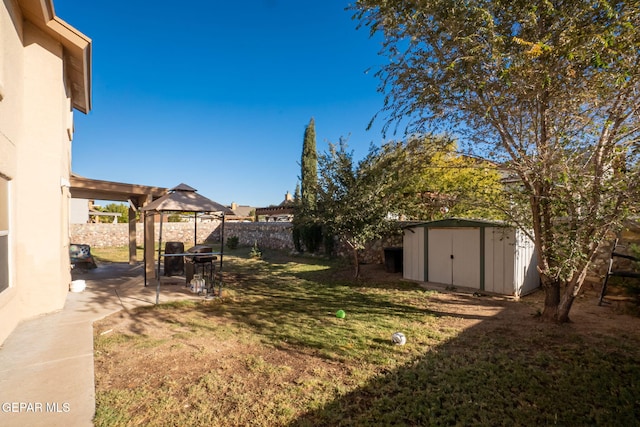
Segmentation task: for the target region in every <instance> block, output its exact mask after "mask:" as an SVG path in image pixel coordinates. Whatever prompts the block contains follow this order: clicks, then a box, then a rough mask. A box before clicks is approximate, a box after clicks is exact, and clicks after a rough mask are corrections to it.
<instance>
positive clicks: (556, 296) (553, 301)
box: [542, 281, 560, 322]
mask: <svg viewBox="0 0 640 427" xmlns="http://www.w3.org/2000/svg"><path fill="white" fill-rule="evenodd" d="M543 288H544V294H545V295H544V310H543V311H542V320H543V321H545V322H557V321H558V308H559V305H560V283H559V282H556V281H554V282H551V283H547V284H544V283H543Z"/></svg>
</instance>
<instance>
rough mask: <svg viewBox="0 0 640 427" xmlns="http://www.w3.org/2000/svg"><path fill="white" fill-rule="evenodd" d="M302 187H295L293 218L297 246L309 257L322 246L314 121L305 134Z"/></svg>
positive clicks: (295, 244)
mask: <svg viewBox="0 0 640 427" xmlns="http://www.w3.org/2000/svg"><path fill="white" fill-rule="evenodd" d="M300 171H301V181H302V187H301V188H300V187H297V186H296V198H295V199H294V201H295V214H294V221H293V227H294V235H293V238H294V246H295V247H296V250H298V252H301V251H302V247H303V246H304V249H305V250H306V251H308V252H310V253H315V252H317V251H318V250H319V249H320V247H321V242H322V226H321V224H319V223H318V219H317V212H316V209H317V191H318V190H317V189H318V155H317V152H316V130H315V121H314V119H313V118H311V120H310V121H309V124H308V125H307V127H306V128H305V131H304V141H303V145H302V159H301V165H300Z"/></svg>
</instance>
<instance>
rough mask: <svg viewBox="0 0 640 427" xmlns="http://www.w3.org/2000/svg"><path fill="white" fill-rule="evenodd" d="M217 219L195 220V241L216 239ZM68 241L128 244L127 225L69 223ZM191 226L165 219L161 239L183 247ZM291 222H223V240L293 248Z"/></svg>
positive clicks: (378, 257) (378, 256)
mask: <svg viewBox="0 0 640 427" xmlns="http://www.w3.org/2000/svg"><path fill="white" fill-rule="evenodd" d="M220 225H221V223H220V221H211V222H202V223H198V226H197V235H198V243H203V242H219V241H220V230H221V227H220ZM70 228H71V242H72V243H82V244H87V245H90V246H91V247H93V248H105V247H116V246H128V245H129V225H128V224H71V226H70ZM154 231H155V241H156V242H157V241H158V237H159V232H160V227H159V224H157V223H156V225H155V227H154ZM194 231H195V230H194V225H193V223H186V222H166V223H163V224H162V241H163V242H183V243H184V244H185V248H188V247H191V246H192V245H193V243H194V234H195V233H194ZM143 233H144V227H143V224H142V223H138V224H136V241H137V244H138V246H141V245H142V244H143V242H144V234H143ZM292 234H293V233H292V225H291V223H288V222H226V223H225V224H224V235H225V239H228V238H229V237H232V236H235V237H238V242H239V244H240V245H241V246H253V245H254V243H256V242H257V243H258V246H259V247H260V248H261V249H278V250H284V251H293V250H294V245H293V237H292ZM387 246H402V237H401V236H394V237H392V238H389V239H385V240H378V241H374V242H372V243H371V244H370V245H369V246H368V247H367V249H366V250H364V251H363V252H362V254H361V261H362V262H364V263H382V262H384V248H385V247H387ZM336 252H337V254H338V256H341V257H345V258H348V259H351V258H352V254H351V252H350V250H349V248H347V247H346V246H344V245H337V246H336Z"/></svg>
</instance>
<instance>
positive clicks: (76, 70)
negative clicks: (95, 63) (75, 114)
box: [19, 0, 92, 114]
mask: <svg viewBox="0 0 640 427" xmlns="http://www.w3.org/2000/svg"><path fill="white" fill-rule="evenodd" d="M19 4H20V8H21V10H22V13H23V15H24V18H25V19H26V20H28V21H29V22H31V23H33V24H34V25H35V26H37V27H38V28H40V29H41V30H42V31H44V32H45V33H46V34H48V35H49V36H51V37H52V38H53V39H54V40H57V41H58V42H59V43H60V44H61V45H62V46H63V48H64V55H65V72H66V73H67V76H68V80H69V84H70V90H71V103H72V105H73V108H75V109H76V110H78V111H80V112H82V113H85V114H87V113H89V111H91V107H92V106H91V94H92V90H91V39H90V38H89V37H87V36H86V35H84V34H82V33H81V32H80V31H78V30H77V29H75V28H74V27H72V26H71V25H69V24H68V23H66V22H65V21H63V20H62V19H60V18H58V17H57V16H56V15H55V12H54V8H53V2H52V0H21V1H19Z"/></svg>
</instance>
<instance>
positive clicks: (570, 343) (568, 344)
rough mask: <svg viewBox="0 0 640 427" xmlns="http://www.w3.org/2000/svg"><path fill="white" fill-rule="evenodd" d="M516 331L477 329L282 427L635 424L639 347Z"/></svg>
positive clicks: (494, 326) (497, 326)
mask: <svg viewBox="0 0 640 427" xmlns="http://www.w3.org/2000/svg"><path fill="white" fill-rule="evenodd" d="M525 320H526V319H525ZM524 323H525V324H522V325H504V324H503V323H502V322H500V323H498V322H483V323H482V324H480V325H479V326H476V327H472V328H470V329H467V330H465V331H464V332H463V333H461V334H460V335H458V336H456V337H455V338H454V339H451V340H448V341H447V342H445V343H444V344H441V345H438V346H436V347H434V348H432V349H431V350H430V351H428V352H427V353H426V354H423V355H421V356H419V357H417V358H416V359H415V360H413V361H411V362H410V363H407V364H406V365H404V366H402V367H400V368H397V369H392V370H390V371H385V372H384V374H383V375H377V376H375V377H374V378H373V379H372V380H371V381H369V382H368V383H366V384H365V385H363V386H361V387H358V388H357V389H356V390H354V391H351V392H349V393H346V394H344V395H340V396H336V397H335V399H334V400H332V401H331V402H329V403H327V404H326V405H324V406H322V407H321V408H318V409H315V410H312V411H309V412H307V413H306V414H304V415H302V416H301V417H299V418H298V419H296V420H295V421H294V422H292V423H290V424H289V425H290V426H291V427H306V426H318V425H325V426H329V425H330V426H369V425H376V426H390V425H407V426H423V425H460V426H463V425H464V426H467V425H487V426H489V425H491V426H495V425H509V426H512V425H564V426H585V425H600V426H621V425H625V426H632V425H634V426H637V425H640V421H639V420H640V406H639V405H638V402H639V401H640V381H639V380H640V365H639V364H638V361H639V354H638V344H640V343H639V342H638V341H634V342H628V343H627V344H621V343H620V342H619V341H618V342H616V344H615V345H613V346H612V345H611V342H610V340H608V339H606V338H603V339H602V340H596V341H595V342H594V341H591V340H589V341H584V340H583V339H582V338H581V337H580V335H578V334H575V333H574V332H573V331H571V330H570V327H567V328H564V327H562V328H560V329H558V330H554V331H549V330H548V329H543V331H542V332H540V331H537V332H536V331H535V329H534V328H532V326H533V323H532V322H531V321H525V322H524ZM519 327H524V328H532V330H531V331H530V333H527V334H522V332H521V331H517V330H516V329H517V328H519ZM552 329H555V328H552ZM407 345H408V346H410V345H413V344H412V343H411V341H409V342H408V344H407Z"/></svg>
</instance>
